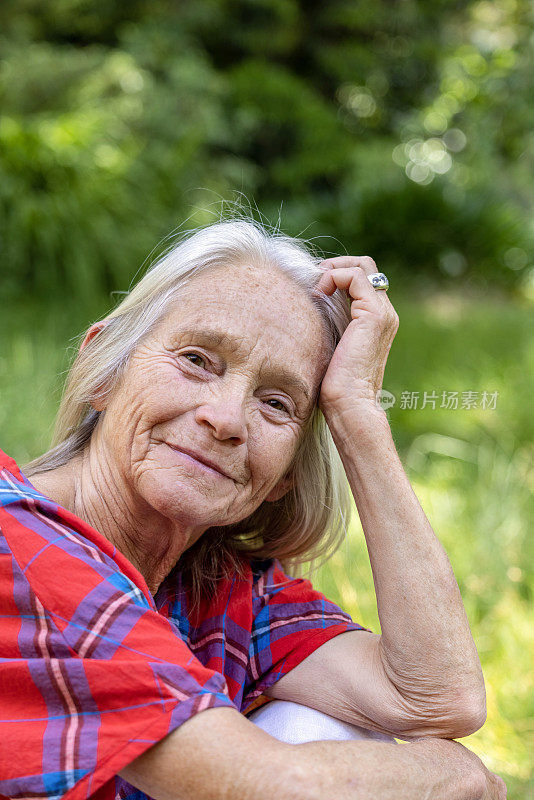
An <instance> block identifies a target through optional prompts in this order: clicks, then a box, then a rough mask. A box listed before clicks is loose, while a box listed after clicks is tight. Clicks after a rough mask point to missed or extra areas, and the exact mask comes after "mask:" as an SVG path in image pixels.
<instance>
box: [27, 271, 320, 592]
mask: <svg viewBox="0 0 534 800" xmlns="http://www.w3.org/2000/svg"><path fill="white" fill-rule="evenodd" d="M201 328H212V329H213V328H215V329H216V330H218V331H222V332H224V333H225V334H227V335H231V336H233V337H238V342H237V346H230V345H229V344H228V343H227V342H222V343H221V344H220V345H217V346H215V345H208V344H206V343H205V342H203V341H202V342H201V341H199V339H198V337H197V336H196V335H195V333H189V334H185V333H184V332H185V331H186V329H187V330H191V329H193V331H196V330H199V329H201ZM97 332H98V329H97V327H96V326H93V329H91V330H90V331H89V334H88V337H87V339H86V341H87V340H89V339H90V338H91V336H92V335H96V334H97ZM185 354H187V357H186V355H185ZM328 359H329V353H328V349H327V345H326V338H325V332H324V327H323V323H322V320H321V318H320V315H319V313H318V311H317V309H316V308H315V306H314V305H313V303H312V302H311V300H309V299H308V298H307V296H306V295H305V294H304V292H303V290H302V289H301V288H300V287H298V286H297V285H295V284H294V283H292V281H291V280H290V279H289V278H287V277H286V276H285V275H283V274H281V273H279V272H278V271H276V270H272V269H271V270H257V269H252V268H251V267H250V266H247V265H237V266H236V265H232V266H228V267H227V266H225V267H218V268H217V269H214V270H211V271H210V272H209V273H207V274H205V275H198V276H195V277H194V278H193V279H191V280H190V281H189V282H188V284H187V286H186V287H184V288H182V289H181V290H180V292H179V294H177V296H176V298H175V300H174V301H173V303H172V305H171V306H170V307H169V311H168V313H167V314H166V316H165V317H164V318H163V319H162V320H161V321H160V323H159V324H158V325H157V326H156V328H155V329H154V330H153V331H152V333H151V334H150V335H149V336H148V337H146V338H145V339H144V341H143V342H142V343H141V345H140V346H139V347H138V349H137V351H136V352H135V353H134V354H133V356H132V357H131V359H130V362H129V364H128V366H127V368H126V370H125V372H124V374H123V375H122V377H121V379H120V380H119V382H118V384H117V385H116V387H115V388H114V390H113V392H112V393H111V395H110V397H109V399H108V400H107V403H105V405H103V406H99V405H98V404H97V403H95V408H97V409H98V410H101V411H104V412H105V413H103V414H102V416H101V418H100V420H99V424H98V425H97V427H96V429H95V431H94V433H93V436H92V438H91V442H90V446H89V448H88V449H87V451H86V452H85V453H84V456H83V457H79V458H77V459H74V460H73V461H71V462H70V463H69V464H68V465H65V467H60V468H58V469H56V470H52V471H50V472H48V473H44V474H43V475H41V476H36V478H35V481H34V483H35V485H36V486H37V488H41V489H42V491H44V492H45V493H48V494H49V496H52V494H53V493H55V494H54V499H56V498H57V501H58V502H61V504H62V505H64V506H66V507H68V508H70V509H71V510H73V511H74V512H75V513H77V514H78V515H79V516H81V517H82V518H83V519H85V520H86V521H87V522H89V523H90V524H91V525H93V527H95V528H97V530H99V531H100V532H101V533H102V534H103V535H105V536H107V538H108V539H110V540H111V541H112V542H114V544H115V545H116V546H117V547H118V548H119V550H121V551H122V552H123V553H124V554H125V555H126V556H127V557H128V558H129V559H130V560H131V561H132V563H134V565H135V566H136V567H137V568H138V569H139V571H140V572H141V573H142V574H143V576H144V577H145V580H146V581H147V584H148V586H149V588H150V589H151V591H154V592H155V591H156V590H157V587H158V585H159V583H160V582H161V581H162V580H163V579H164V577H165V576H166V575H167V574H168V572H169V571H170V569H172V567H173V566H174V564H175V563H176V562H177V560H178V559H179V557H180V555H181V553H182V552H183V551H184V550H186V549H187V547H190V546H191V545H192V544H194V542H195V541H197V540H198V538H199V537H200V536H201V535H202V533H203V532H204V531H205V530H206V529H207V528H209V527H211V526H213V525H227V524H231V523H234V522H237V521H239V520H241V519H244V518H245V517H247V516H249V515H250V514H251V513H252V512H253V511H254V510H255V509H256V508H258V506H259V505H260V504H261V503H262V502H263V501H264V500H268V501H274V500H277V499H279V498H280V497H282V496H283V495H284V494H285V493H286V492H287V491H288V489H289V488H290V485H291V479H290V476H286V472H287V470H288V467H289V466H290V463H291V461H292V458H293V456H294V454H295V452H296V449H297V447H298V444H299V442H300V439H301V436H302V433H303V430H304V426H305V424H306V422H307V420H308V419H309V417H310V414H311V412H312V410H313V403H314V401H315V400H316V398H317V393H318V391H319V386H320V382H321V380H322V377H323V375H324V373H325V371H326V367H327V366H328ZM275 366H279V367H283V368H286V369H288V370H290V371H291V372H292V373H294V374H296V375H298V376H299V377H300V378H303V379H304V380H305V382H306V383H307V384H308V386H309V387H310V389H311V401H310V402H308V401H306V399H305V398H304V397H302V396H300V395H299V394H298V393H297V392H295V391H294V390H293V389H292V388H289V387H287V386H286V385H285V384H284V383H283V381H282V380H280V379H278V380H277V379H275V378H271V377H268V378H265V377H264V374H265V373H263V375H262V374H261V371H262V370H263V371H264V370H267V369H268V368H272V369H273V370H274V369H275ZM280 404H283V406H285V407H286V409H287V411H286V410H285V409H283V408H282V406H281V405H280ZM169 444H173V445H174V446H177V447H180V446H183V447H185V448H188V449H190V450H192V451H194V452H197V453H199V454H201V455H203V456H204V457H206V458H208V459H209V460H211V461H213V462H214V463H215V464H217V465H218V466H219V467H220V468H221V469H223V470H224V471H225V472H226V473H228V474H229V475H230V476H231V477H229V478H227V477H224V476H219V475H216V474H212V473H208V472H204V471H202V470H198V469H197V468H195V467H194V466H192V465H191V463H190V462H188V461H187V459H185V458H183V457H182V456H180V454H179V453H177V452H176V451H175V450H173V449H172V448H171V447H169Z"/></svg>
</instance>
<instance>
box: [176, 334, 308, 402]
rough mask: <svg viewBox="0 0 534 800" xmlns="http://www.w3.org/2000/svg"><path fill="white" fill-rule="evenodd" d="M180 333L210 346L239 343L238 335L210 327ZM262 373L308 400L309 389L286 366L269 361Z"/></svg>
mask: <svg viewBox="0 0 534 800" xmlns="http://www.w3.org/2000/svg"><path fill="white" fill-rule="evenodd" d="M180 333H181V335H182V336H183V335H190V336H194V337H195V338H196V339H202V340H203V341H204V342H205V343H206V344H208V345H212V346H215V347H217V346H219V345H221V344H222V343H223V342H225V343H226V344H228V345H229V347H231V348H233V349H235V348H237V347H238V345H239V344H240V340H239V337H234V336H231V335H230V334H228V333H226V332H225V331H217V330H212V329H199V328H191V329H187V330H185V331H181V332H180ZM262 372H263V373H264V375H266V376H267V377H271V379H274V380H281V381H282V382H283V383H284V385H286V386H288V387H292V388H293V389H296V390H297V391H300V392H302V394H303V395H304V397H305V398H306V400H308V401H309V400H310V398H311V389H310V387H309V386H308V384H307V383H306V381H304V380H303V379H302V378H299V376H298V375H295V373H294V372H292V371H291V370H288V369H287V367H283V366H274V365H273V364H272V362H271V364H270V366H269V368H268V369H264V370H262Z"/></svg>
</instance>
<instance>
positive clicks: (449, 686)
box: [325, 400, 485, 736]
mask: <svg viewBox="0 0 534 800" xmlns="http://www.w3.org/2000/svg"><path fill="white" fill-rule="evenodd" d="M325 416H326V419H327V422H328V424H329V427H330V430H331V432H332V436H333V439H334V442H335V444H336V447H337V449H338V451H339V454H340V456H341V459H342V461H343V465H344V467H345V471H346V474H347V478H348V480H349V483H350V486H351V489H352V493H353V495H354V500H355V502H356V505H357V508H358V513H359V516H360V520H361V523H362V527H363V531H364V534H365V538H366V541H367V547H368V551H369V557H370V561H371V567H372V570H373V577H374V582H375V589H376V597H377V606H378V614H379V618H380V624H381V628H382V637H381V640H380V644H381V654H382V660H383V662H384V667H385V669H386V672H387V675H388V677H389V678H390V680H391V681H392V682H393V683H394V685H395V687H396V689H397V690H398V691H399V692H400V693H401V695H402V696H403V697H405V698H406V699H407V701H409V703H410V704H412V705H413V707H414V708H415V709H416V710H418V709H419V710H420V711H421V713H422V714H423V715H424V714H425V713H426V712H430V713H434V714H435V715H437V716H438V717H439V716H440V715H441V714H443V715H444V716H445V717H446V716H447V715H448V714H449V713H452V714H455V715H458V714H461V713H462V710H463V712H464V713H465V714H466V715H467V716H468V717H469V716H471V722H472V720H473V719H475V721H476V718H477V716H478V719H479V720H480V723H479V725H478V727H480V725H481V724H483V721H484V714H485V692H484V680H483V676H482V670H481V667H480V662H479V658H478V654H477V651H476V647H475V644H474V642H473V638H472V636H471V632H470V629H469V623H468V621H467V617H466V614H465V610H464V607H463V603H462V598H461V595H460V591H459V588H458V585H457V583H456V580H455V578H454V574H453V571H452V568H451V565H450V563H449V560H448V558H447V555H446V553H445V550H444V549H443V547H442V545H441V544H440V542H439V541H438V539H437V537H436V535H435V534H434V531H433V530H432V527H431V525H430V523H429V521H428V519H427V518H426V516H425V514H424V512H423V509H422V508H421V505H420V504H419V501H418V499H417V497H416V495H415V493H414V491H413V489H412V487H411V484H410V482H409V480H408V477H407V476H406V473H405V471H404V469H403V466H402V464H401V461H400V459H399V456H398V454H397V451H396V449H395V445H394V442H393V437H392V435H391V429H390V427H389V423H388V420H387V417H386V415H385V413H384V412H383V411H382V410H381V409H379V408H378V407H377V406H376V404H375V403H374V402H371V401H368V400H360V401H355V402H354V403H353V404H352V405H351V406H349V407H347V408H346V409H344V410H340V409H337V410H336V411H331V412H326V413H325ZM466 724H467V726H468V727H469V722H468V719H466ZM471 727H472V724H471ZM466 732H468V731H466ZM446 735H450V734H446ZM452 735H454V736H460V735H463V734H462V733H460V732H458V733H454V734H452Z"/></svg>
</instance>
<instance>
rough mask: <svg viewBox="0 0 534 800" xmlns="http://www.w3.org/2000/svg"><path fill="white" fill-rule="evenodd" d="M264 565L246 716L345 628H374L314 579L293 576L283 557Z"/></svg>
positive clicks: (256, 595)
mask: <svg viewBox="0 0 534 800" xmlns="http://www.w3.org/2000/svg"><path fill="white" fill-rule="evenodd" d="M262 563H263V565H264V568H263V569H262V570H261V571H260V577H259V579H257V580H255V581H254V582H253V588H252V608H253V623H252V636H251V640H250V652H249V662H248V669H247V684H246V686H245V691H244V696H243V706H242V709H243V713H246V714H248V713H250V712H251V711H252V710H254V709H256V708H259V707H260V706H261V705H264V704H265V703H267V702H269V699H270V698H267V697H264V696H262V692H264V691H265V689H267V688H269V687H270V686H272V685H273V684H274V683H276V682H277V681H278V680H279V679H280V678H281V677H282V675H286V674H287V673H288V672H290V670H292V669H293V667H296V666H297V664H300V662H301V661H303V660H304V659H305V658H306V657H307V656H309V655H310V653H312V652H313V651H314V650H316V649H317V648H318V647H320V646H321V645H322V644H324V642H327V641H328V640H329V639H332V638H333V637H334V636H337V635H338V634H340V633H345V632H346V631H353V630H354V631H359V630H369V629H368V628H364V627H363V626H362V625H359V624H358V623H357V622H354V621H353V620H352V618H351V616H350V614H348V613H347V612H346V611H343V610H342V609H341V608H340V607H339V606H337V605H336V604H335V603H332V602H331V601H330V600H328V598H326V597H325V595H324V594H322V593H321V592H319V591H317V590H316V589H314V588H313V586H312V584H311V582H310V581H309V580H307V579H305V578H291V577H290V576H288V575H287V574H286V573H285V572H284V571H283V569H282V565H281V564H280V561H279V560H278V559H276V558H275V559H268V560H267V561H265V562H262ZM265 565H266V566H265Z"/></svg>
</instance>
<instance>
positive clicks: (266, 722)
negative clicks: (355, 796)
mask: <svg viewBox="0 0 534 800" xmlns="http://www.w3.org/2000/svg"><path fill="white" fill-rule="evenodd" d="M248 719H250V720H251V722H254V724H255V725H258V727H260V728H262V730H264V731H266V732H267V733H269V734H270V735H271V736H274V737H275V738H276V739H280V741H282V742H287V743H288V744H302V743H303V742H317V741H322V740H325V739H336V740H338V741H344V740H347V739H375V740H377V741H382V742H393V743H395V739H394V738H393V737H392V736H386V735H385V734H382V733H375V732H374V731H369V730H366V729H364V728H359V727H358V726H357V725H352V724H350V723H349V722H342V721H341V720H339V719H336V718H335V717H331V716H330V715H329V714H323V712H322V711H317V710H316V709H315V708H309V707H308V706H303V705H301V704H300V703H293V702H291V701H289V700H271V701H270V702H269V703H267V704H266V705H265V706H262V707H261V708H258V709H256V711H253V712H252V714H250V716H249V717H248Z"/></svg>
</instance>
